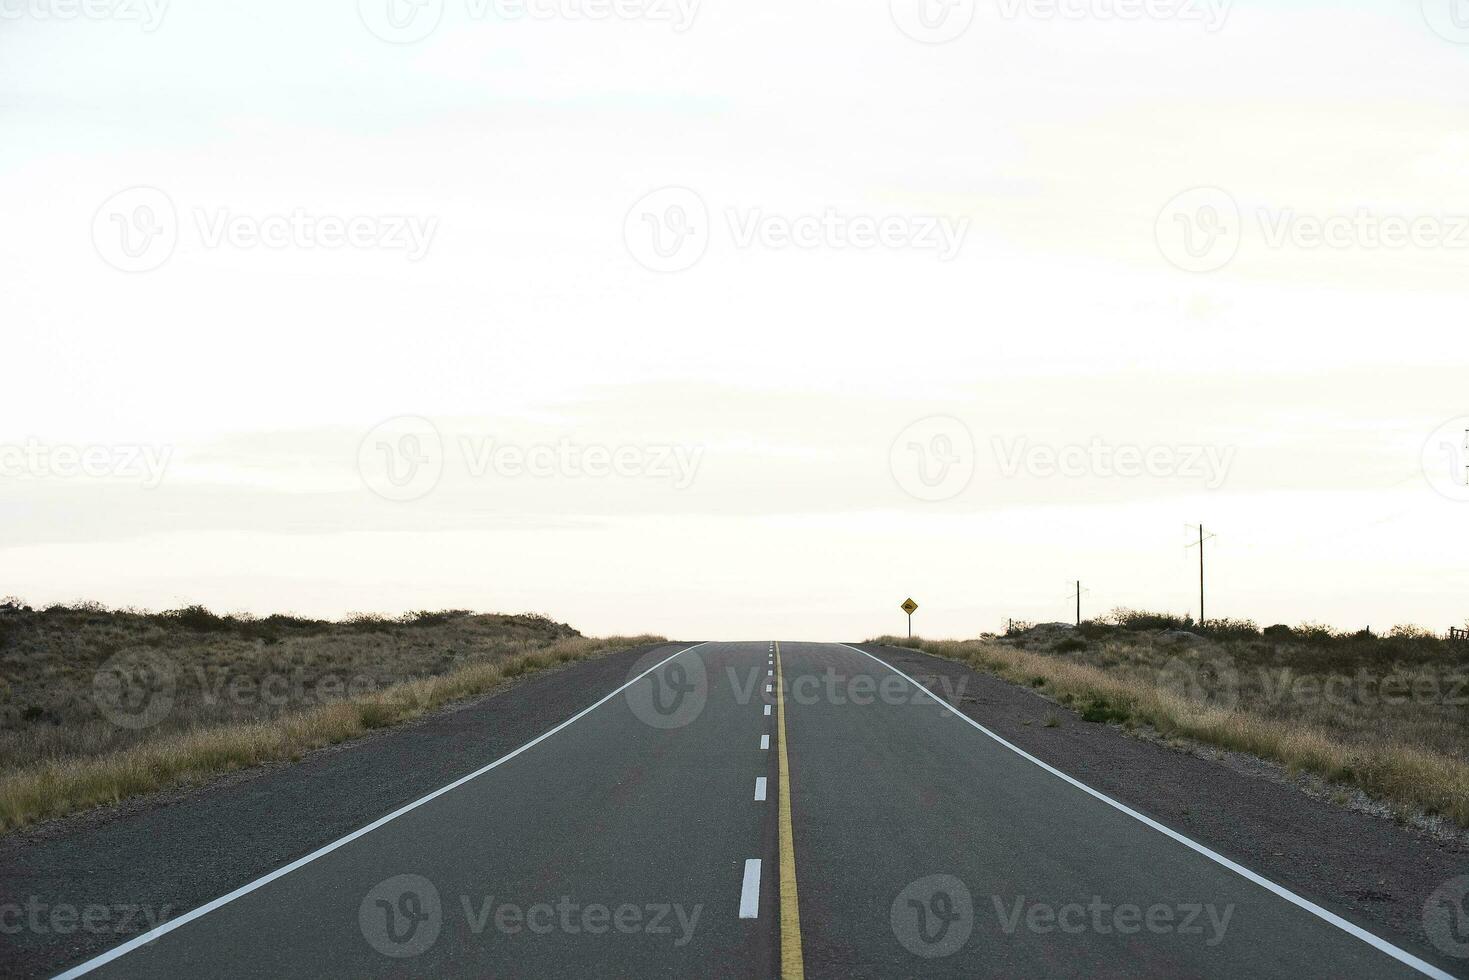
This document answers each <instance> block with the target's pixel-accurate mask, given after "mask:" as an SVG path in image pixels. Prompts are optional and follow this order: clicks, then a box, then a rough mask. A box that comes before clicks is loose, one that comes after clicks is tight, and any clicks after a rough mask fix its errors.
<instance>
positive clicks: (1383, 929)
mask: <svg viewBox="0 0 1469 980" xmlns="http://www.w3.org/2000/svg"><path fill="white" fill-rule="evenodd" d="M854 646H856V647H857V648H859V649H863V650H866V651H868V652H869V653H871V654H872V655H873V656H875V657H879V658H880V659H882V660H883V661H885V662H887V663H888V664H890V665H892V666H893V667H895V668H897V669H898V670H901V671H903V672H904V673H907V674H909V675H910V676H912V677H914V678H915V679H918V680H920V681H921V682H923V683H925V684H926V685H928V686H930V687H931V688H932V689H933V690H934V691H935V693H937V694H939V695H940V696H941V697H946V698H947V697H948V693H949V692H954V693H955V698H956V699H957V703H956V704H955V706H956V707H958V708H959V709H960V710H962V711H963V712H964V713H965V714H966V715H968V716H969V717H970V718H973V719H974V720H975V721H977V722H979V723H981V724H983V725H984V726H985V727H986V728H988V729H990V730H991V731H993V732H994V733H995V734H996V735H999V736H1000V737H1001V738H1004V739H1005V740H1007V741H1009V742H1011V743H1012V744H1013V745H1015V746H1016V747H1018V748H1020V749H1023V750H1025V751H1026V752H1029V753H1031V754H1032V755H1034V756H1036V757H1037V758H1039V759H1041V760H1042V761H1044V762H1046V763H1048V764H1049V765H1052V766H1054V767H1056V768H1057V769H1060V770H1061V771H1063V772H1065V773H1067V774H1069V775H1071V776H1073V777H1074V778H1076V779H1079V780H1081V781H1082V782H1084V783H1086V784H1087V785H1089V786H1091V787H1092V788H1094V789H1096V790H1098V791H1100V792H1102V793H1105V794H1106V795H1108V796H1110V797H1112V798H1113V799H1115V800H1117V801H1119V802H1121V803H1125V804H1126V805H1128V806H1130V807H1132V808H1134V809H1136V810H1138V811H1139V812H1141V813H1144V814H1146V815H1147V816H1149V817H1151V818H1152V819H1154V820H1156V821H1158V822H1159V823H1162V824H1164V825H1165V826H1168V827H1170V828H1172V829H1174V830H1176V831H1178V832H1179V833H1181V834H1184V835H1186V836H1188V837H1190V838H1192V839H1193V840H1195V841H1197V842H1198V843H1200V844H1203V845H1205V846H1207V847H1210V848H1212V849H1213V850H1215V851H1217V852H1219V853H1220V854H1222V855H1224V856H1225V857H1228V858H1231V859H1232V860H1234V861H1236V862H1238V863H1240V864H1242V865H1244V866H1245V867H1247V868H1250V869H1251V870H1253V871H1255V872H1256V873H1258V874H1260V875H1263V876H1264V877H1266V878H1268V879H1271V880H1273V881H1275V882H1276V883H1277V884H1280V885H1283V886H1284V887H1286V888H1289V889H1291V890H1292V891H1295V892H1296V893H1298V894H1300V895H1302V896H1303V897H1306V898H1309V899H1311V900H1313V901H1316V902H1317V903H1318V904H1321V905H1322V906H1323V907H1325V908H1328V909H1331V910H1332V911H1335V912H1338V913H1339V914H1342V915H1344V916H1346V917H1347V918H1349V919H1351V920H1353V921H1355V922H1358V923H1360V924H1361V925H1362V926H1364V927H1366V928H1368V929H1371V930H1373V931H1376V932H1378V933H1379V934H1380V935H1382V936H1383V937H1384V938H1386V939H1389V940H1393V939H1394V938H1395V937H1396V938H1399V939H1405V940H1409V941H1411V943H1412V944H1413V945H1414V946H1421V947H1428V948H1429V949H1432V948H1433V947H1432V946H1431V944H1430V940H1429V937H1428V936H1427V934H1426V933H1425V931H1424V927H1423V909H1424V903H1425V902H1426V901H1427V900H1428V898H1429V896H1430V895H1431V894H1432V893H1433V892H1434V890H1435V889H1437V888H1438V887H1439V886H1440V885H1442V884H1444V883H1445V882H1446V881H1448V880H1450V879H1452V878H1454V877H1456V876H1458V875H1461V874H1463V873H1464V871H1465V868H1466V866H1469V849H1466V848H1465V847H1464V846H1463V845H1462V844H1461V843H1458V842H1454V841H1447V840H1444V839H1442V838H1439V837H1435V836H1433V835H1430V834H1428V833H1426V832H1423V831H1419V830H1415V829H1410V828H1407V827H1404V826H1402V825H1400V824H1397V823H1394V822H1392V821H1390V820H1387V819H1383V818H1381V817H1376V816H1372V815H1369V814H1367V813H1363V812H1360V811H1357V810H1352V809H1348V808H1346V807H1343V806H1339V805H1336V804H1333V803H1330V802H1328V801H1326V800H1322V799H1317V798H1314V797H1312V796H1309V795H1307V794H1306V793H1305V792H1303V791H1301V790H1300V789H1298V788H1297V787H1295V786H1293V785H1290V784H1288V783H1284V782H1282V781H1279V780H1277V779H1273V778H1270V777H1269V776H1268V775H1266V774H1265V773H1264V770H1263V769H1262V770H1261V771H1260V772H1256V773H1251V772H1247V771H1244V770H1242V769H1241V768H1237V767H1231V766H1228V765H1225V764H1223V763H1222V762H1219V761H1216V760H1214V759H1212V758H1208V757H1204V756H1202V755H1199V754H1193V753H1189V752H1183V751H1178V750H1176V749H1172V748H1169V747H1166V746H1164V745H1161V744H1158V743H1156V742H1152V741H1147V740H1144V739H1140V738H1135V737H1131V736H1129V735H1128V734H1126V733H1125V732H1123V731H1122V730H1121V729H1120V728H1118V727H1116V726H1109V725H1104V724H1096V723H1090V722H1084V721H1082V720H1081V718H1080V716H1079V715H1078V714H1077V713H1076V712H1073V711H1070V710H1068V709H1066V708H1065V707H1063V706H1061V705H1058V704H1056V703H1054V702H1052V701H1049V700H1047V699H1045V698H1043V697H1041V696H1040V695H1038V694H1036V693H1035V692H1033V691H1030V690H1028V689H1026V688H1024V687H1021V686H1019V685H1016V684H1012V683H1010V682H1008V681H1004V680H1001V679H999V678H997V677H994V676H993V675H989V674H984V673H980V672H978V671H975V670H973V669H971V668H969V667H967V666H965V665H963V664H960V663H958V662H956V661H951V660H945V659H943V658H940V657H934V656H931V655H928V654H924V653H920V652H918V651H915V650H910V649H906V648H898V647H887V646H881V645H878V644H854ZM930 680H932V681H934V682H936V683H930ZM951 700H953V699H951ZM1048 720H1054V721H1055V722H1056V724H1055V726H1054V727H1047V721H1048ZM970 734H976V733H974V732H973V731H972V729H971V730H970ZM956 737H958V733H957V732H956Z"/></svg>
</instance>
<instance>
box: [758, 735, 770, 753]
mask: <svg viewBox="0 0 1469 980" xmlns="http://www.w3.org/2000/svg"><path fill="white" fill-rule="evenodd" d="M760 747H761V748H762V749H766V750H769V749H770V736H769V735H761V736H760Z"/></svg>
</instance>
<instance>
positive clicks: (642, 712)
mask: <svg viewBox="0 0 1469 980" xmlns="http://www.w3.org/2000/svg"><path fill="white" fill-rule="evenodd" d="M868 649H869V650H872V651H873V653H868V652H864V650H862V649H859V648H856V647H851V646H846V645H842V644H815V643H780V644H776V643H774V642H769V641H761V642H754V643H704V644H697V645H693V646H688V647H664V648H659V649H657V650H655V651H653V652H652V653H650V654H648V655H647V656H646V657H644V659H643V660H641V661H639V663H638V664H637V665H636V666H635V667H634V668H633V669H632V670H631V671H630V672H629V678H628V683H627V684H626V685H624V686H622V687H620V688H618V689H616V690H614V691H612V692H611V693H609V694H608V696H607V697H606V698H605V699H604V700H602V701H601V702H598V703H596V704H594V705H593V706H591V707H590V708H588V709H587V710H585V711H583V712H580V713H579V714H577V715H575V716H574V717H572V718H569V719H567V720H566V721H565V722H563V723H561V724H560V725H557V726H556V727H554V728H552V729H549V730H548V731H547V732H546V733H544V734H543V735H541V736H540V737H538V738H537V739H535V740H534V741H532V742H530V743H528V744H527V745H525V746H523V747H522V748H520V749H518V750H516V751H515V752H513V753H511V754H510V755H508V756H504V757H502V758H500V759H491V758H485V759H475V760H466V764H465V772H466V776H465V777H464V778H463V779H461V780H459V781H458V782H456V783H452V784H450V785H448V786H446V787H444V788H442V789H440V790H438V791H436V792H435V793H434V794H431V795H430V796H428V797H425V798H424V799H422V800H419V801H418V802H416V803H413V804H410V805H409V806H407V807H404V808H403V809H401V810H398V811H395V812H393V813H390V814H385V815H384V817H383V818H382V819H381V820H379V821H377V822H376V823H373V824H369V825H368V826H366V827H364V828H362V829H360V830H358V831H356V832H354V833H353V834H351V835H348V836H347V837H345V838H343V839H341V840H338V841H335V842H332V843H330V844H328V845H326V846H325V847H323V848H321V849H320V850H319V851H316V852H313V853H312V854H308V855H306V856H305V857H303V858H302V859H300V860H299V861H297V862H295V863H294V864H291V865H287V866H285V867H282V868H280V869H277V870H276V871H274V872H272V873H271V874H270V875H267V876H265V877H264V878H262V879H259V880H258V881H255V882H252V883H251V884H249V885H246V886H244V887H243V888H241V889H239V890H238V891H236V892H233V893H230V894H228V895H224V896H221V897H220V899H218V900H216V901H214V902H211V903H209V904H208V905H206V906H203V907H201V908H200V909H197V910H194V911H193V912H192V913H190V914H188V915H184V916H181V917H179V918H176V919H174V920H172V921H171V922H169V923H167V924H165V925H164V926H163V927H161V929H160V930H158V931H156V932H153V933H149V934H146V935H144V936H140V937H139V938H138V939H137V940H134V941H132V942H129V943H127V944H124V945H123V946H120V947H117V948H115V949H114V950H112V951H110V952H108V953H106V954H104V955H102V956H100V957H96V958H94V959H92V960H89V961H87V962H85V963H82V964H79V965H78V966H77V967H75V968H74V969H73V970H71V971H70V972H68V973H66V974H63V975H64V976H79V975H84V974H85V975H90V976H96V977H208V976H218V977H225V976H229V977H245V976H258V977H281V976H295V977H311V978H316V977H323V976H343V977H378V976H381V977H393V976H433V977H443V976H496V977H537V978H539V977H591V976H629V977H634V976H635V977H692V976H698V977H724V976H728V977H771V976H780V975H785V976H805V977H812V978H817V977H831V978H847V977H867V976H872V977H913V976H924V977H934V976H939V977H944V976H954V977H1041V976H1044V977H1068V976H1078V977H1080V976H1085V977H1098V976H1118V977H1122V976H1126V977H1138V976H1158V977H1169V978H1176V977H1244V976H1251V977H1255V976H1258V977H1274V976H1278V977H1293V978H1294V977H1374V978H1377V977H1419V976H1425V975H1427V976H1438V977H1443V976H1449V975H1450V974H1449V973H1446V972H1444V970H1443V968H1442V958H1438V959H1437V960H1434V962H1435V963H1438V964H1439V965H1437V966H1436V965H1432V964H1431V963H1430V962H1427V961H1428V960H1429V959H1431V958H1432V957H1431V953H1429V952H1425V951H1424V950H1422V949H1417V948H1415V949H1412V950H1404V949H1402V948H1400V946H1399V945H1394V943H1392V942H1388V941H1386V940H1384V939H1381V938H1378V937H1377V936H1376V935H1374V934H1373V933H1372V932H1370V931H1368V930H1365V929H1362V928H1360V927H1358V926H1356V925H1354V924H1353V923H1351V922H1349V921H1347V920H1345V919H1340V918H1337V917H1336V916H1335V915H1334V914H1333V913H1332V912H1331V911H1328V910H1326V909H1324V908H1320V907H1318V906H1315V905H1312V904H1311V903H1310V902H1308V901H1307V900H1305V899H1304V898H1301V897H1299V896H1296V895H1294V894H1293V893H1291V892H1289V891H1287V890H1286V889H1284V888H1282V887H1280V886H1278V885H1276V884H1274V883H1273V882H1271V881H1269V880H1267V879H1265V878H1263V877H1260V876H1258V875H1255V874H1254V873H1253V872H1251V871H1250V869H1248V868H1243V867H1240V866H1234V865H1231V864H1230V863H1229V861H1228V859H1227V858H1224V857H1222V856H1220V855H1217V854H1214V853H1213V852H1211V851H1209V850H1208V849H1207V848H1204V847H1203V846H1202V845H1199V844H1196V843H1194V842H1192V841H1190V840H1189V839H1188V838H1186V837H1183V836H1182V835H1180V834H1177V833H1176V832H1175V831H1173V830H1172V829H1171V828H1168V827H1166V826H1163V825H1161V824H1155V823H1153V822H1152V821H1150V820H1149V819H1148V818H1146V817H1145V816H1143V815H1142V814H1140V813H1137V812H1134V811H1130V810H1128V809H1127V808H1126V807H1124V806H1122V805H1121V804H1119V803H1116V802H1114V801H1112V800H1110V799H1109V798H1107V797H1105V796H1103V795H1102V794H1100V793H1097V792H1095V791H1092V790H1089V788H1088V787H1086V786H1085V785H1083V784H1081V783H1079V782H1077V781H1075V780H1072V779H1070V777H1068V776H1066V775H1065V774H1062V773H1060V772H1058V771H1056V770H1052V769H1050V768H1049V767H1047V766H1046V765H1045V764H1043V763H1041V762H1039V761H1038V760H1035V759H1033V758H1030V757H1028V756H1026V755H1024V754H1023V753H1021V752H1020V751H1018V750H1016V749H1014V748H1013V747H1011V746H1010V745H1008V744H1007V743H1004V742H1002V741H1001V740H999V739H998V737H996V736H993V735H991V734H989V733H988V732H987V731H985V730H984V729H982V728H981V727H980V726H979V725H978V724H977V723H975V722H972V721H970V720H969V719H967V718H965V717H963V716H961V715H956V714H955V713H953V712H951V711H950V710H948V708H947V706H946V704H945V703H943V702H941V701H940V700H938V699H936V698H935V697H934V696H931V695H930V694H929V693H928V692H926V691H925V690H924V689H923V688H922V687H920V686H919V685H918V683H917V682H916V681H915V680H913V679H910V678H908V677H907V676H906V675H904V674H901V673H900V672H898V671H897V670H896V669H895V668H892V667H890V666H889V665H888V664H887V663H886V662H884V661H883V660H881V659H879V658H880V657H881V655H882V651H881V648H876V647H869V648H868ZM934 694H936V695H938V696H940V697H942V695H943V694H944V691H943V690H941V689H940V690H936V691H935V692H934ZM476 767H479V768H476ZM1419 957H1422V958H1421V959H1420V958H1419Z"/></svg>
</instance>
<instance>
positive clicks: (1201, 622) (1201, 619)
mask: <svg viewBox="0 0 1469 980" xmlns="http://www.w3.org/2000/svg"><path fill="white" fill-rule="evenodd" d="M1185 527H1197V528H1198V529H1199V541H1198V545H1199V625H1200V626H1202V625H1204V542H1205V541H1207V540H1209V538H1212V537H1214V535H1212V534H1209V535H1205V534H1204V525H1202V524H1197V525H1195V524H1187V525H1185ZM1189 547H1190V548H1192V547H1193V545H1189Z"/></svg>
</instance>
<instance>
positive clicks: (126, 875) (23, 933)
mask: <svg viewBox="0 0 1469 980" xmlns="http://www.w3.org/2000/svg"><path fill="white" fill-rule="evenodd" d="M685 645H686V644H685ZM660 648H666V649H667V650H668V651H669V652H670V653H671V652H674V651H676V650H678V649H680V648H681V645H679V644H657V645H655V646H643V647H634V648H630V649H628V650H622V651H618V652H616V653H613V654H609V655H608V656H605V657H600V658H596V659H593V660H587V661H582V662H578V663H574V664H572V665H570V666H567V667H565V668H563V669H558V670H553V671H548V672H546V673H543V674H536V675H534V676H532V677H529V678H526V679H525V680H523V681H520V682H517V683H516V684H514V685H512V686H511V687H509V688H508V689H505V690H502V691H499V692H496V693H494V694H491V695H489V696H487V697H484V698H481V699H478V700H476V701H473V702H470V703H469V704H463V705H457V706H453V707H450V708H448V709H445V710H443V711H440V712H438V713H435V714H432V715H428V716H425V717H424V718H421V719H418V720H416V721H414V722H412V723H410V724H408V725H405V726H402V727H398V728H393V729H389V730H385V731H382V732H378V733H375V734H373V735H371V736H369V737H367V738H364V739H360V740H357V741H353V742H351V743H348V744H346V745H342V746H336V747H332V748H328V749H322V750H319V751H316V752H312V753H309V754H308V755H306V756H305V757H304V758H303V759H302V760H301V761H299V762H297V763H293V764H290V765H279V766H270V767H262V768H261V769H258V770H252V771H251V772H249V773H241V774H237V775H236V776H234V777H226V778H224V779H221V780H218V781H214V782H211V783H209V784H207V785H205V786H202V787H198V788H196V789H192V790H189V791H186V792H182V793H174V794H161V795H159V796H157V797H149V798H145V799H143V800H141V801H136V802H134V803H130V804H127V805H125V806H122V807H117V808H107V809H104V810H101V811H94V812H92V813H88V814H82V815H79V816H77V817H74V818H66V819H62V820H57V821H52V822H50V823H47V824H43V825H40V826H38V827H35V828H31V829H29V830H25V831H20V832H17V833H14V834H10V835H8V836H6V837H5V838H3V839H0V908H6V907H9V906H12V905H14V906H18V907H20V908H21V909H22V910H26V911H25V912H24V915H25V920H24V923H23V925H22V928H21V929H20V930H19V931H14V932H12V931H9V930H7V931H6V933H5V934H4V935H0V950H3V955H0V961H3V964H4V965H3V968H0V973H3V974H4V975H6V976H43V975H49V974H50V973H52V972H54V971H55V970H56V969H58V968H60V967H62V966H65V965H69V964H73V963H76V962H79V961H81V960H83V959H86V958H87V957H90V956H93V955H96V954H98V953H101V952H103V951H105V950H107V949H110V948H111V947H113V946H116V945H118V944H119V943H121V942H124V941H126V940H128V939H130V938H132V937H133V936H135V935H137V934H139V933H142V932H144V931H146V930H147V929H148V928H149V927H150V926H151V925H153V924H156V922H154V921H150V919H152V920H157V919H159V918H163V919H167V918H172V917H174V916H177V915H179V914H182V913H184V912H187V911H189V910H191V909H193V908H196V907H198V906H200V905H202V904H204V903H205V902H208V901H210V900H212V899H214V898H216V897H218V896H219V895H222V894H224V893H226V892H228V891H230V890H232V889H234V888H236V887H239V886H240V885H244V884H246V883H248V882H250V881H253V880H254V879H256V878H258V877H260V876H261V875H263V874H267V873H269V872H271V871H274V870H275V869H277V868H279V867H282V866H284V865H286V864H289V863H290V862H291V861H294V860H296V859H297V858H299V857H302V856H303V855H305V854H308V853H310V852H311V851H312V850H314V849H316V848H317V847H320V846H322V845H324V844H327V843H330V842H331V841H333V840H336V839H337V838H339V837H342V836H344V835H345V834H348V833H351V832H352V831H354V830H357V829H358V828H360V827H362V826H364V825H365V824H368V823H370V822H372V821H373V820H376V819H377V818H379V817H381V816H383V815H384V814H386V813H389V812H391V811H393V810H395V809H397V808H398V807H400V806H403V805H405V804H407V803H410V802H412V801H413V800H415V799H418V798H419V797H421V796H423V795H425V794H426V793H429V792H432V791H434V790H436V789H438V788H439V787H441V786H444V785H446V784H448V783H450V782H453V781H454V780H455V779H458V778H459V777H461V776H463V775H465V774H466V773H469V772H473V771H474V770H475V769H477V768H479V767H480V766H483V765H485V764H486V763H489V762H492V761H494V760H495V759H497V758H499V757H500V756H502V755H505V754H506V753H508V752H511V751H513V750H515V749H516V748H519V747H520V746H521V745H523V744H525V743H526V742H528V741H530V740H531V739H533V738H535V737H536V736H538V735H540V734H542V733H543V732H545V731H546V730H548V729H550V728H552V727H554V726H555V725H557V724H559V723H561V722H562V721H565V720H566V719H567V718H569V717H571V716H572V715H574V714H576V713H577V712H578V711H581V710H582V709H584V708H586V707H588V706H589V705H591V704H593V703H595V702H596V701H597V700H598V699H599V698H601V697H603V696H605V695H606V694H607V693H608V692H610V691H613V690H615V689H616V688H617V687H618V686H620V685H621V684H623V683H624V682H625V681H626V680H627V679H628V671H629V670H630V669H631V668H632V666H633V665H634V664H636V663H638V661H639V659H640V658H641V657H643V656H645V655H647V654H648V653H649V651H651V650H654V649H660ZM57 907H69V908H74V909H78V910H84V909H88V908H107V909H110V910H131V915H129V917H128V921H127V923H126V925H125V926H123V925H122V920H123V913H117V914H114V915H112V916H111V917H110V918H109V922H110V923H114V924H115V925H109V926H108V927H107V928H105V929H102V930H95V929H85V928H80V927H79V924H78V923H77V922H72V923H70V925H69V926H65V927H63V928H57V927H55V926H54V925H53V924H52V923H51V921H50V912H49V911H43V912H37V914H36V915H35V916H34V917H33V916H31V914H30V912H29V910H30V909H45V910H54V909H56V908H57ZM32 918H34V919H35V921H36V922H39V923H40V926H41V927H40V928H36V927H35V926H34V924H33V923H32V921H31V920H32Z"/></svg>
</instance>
